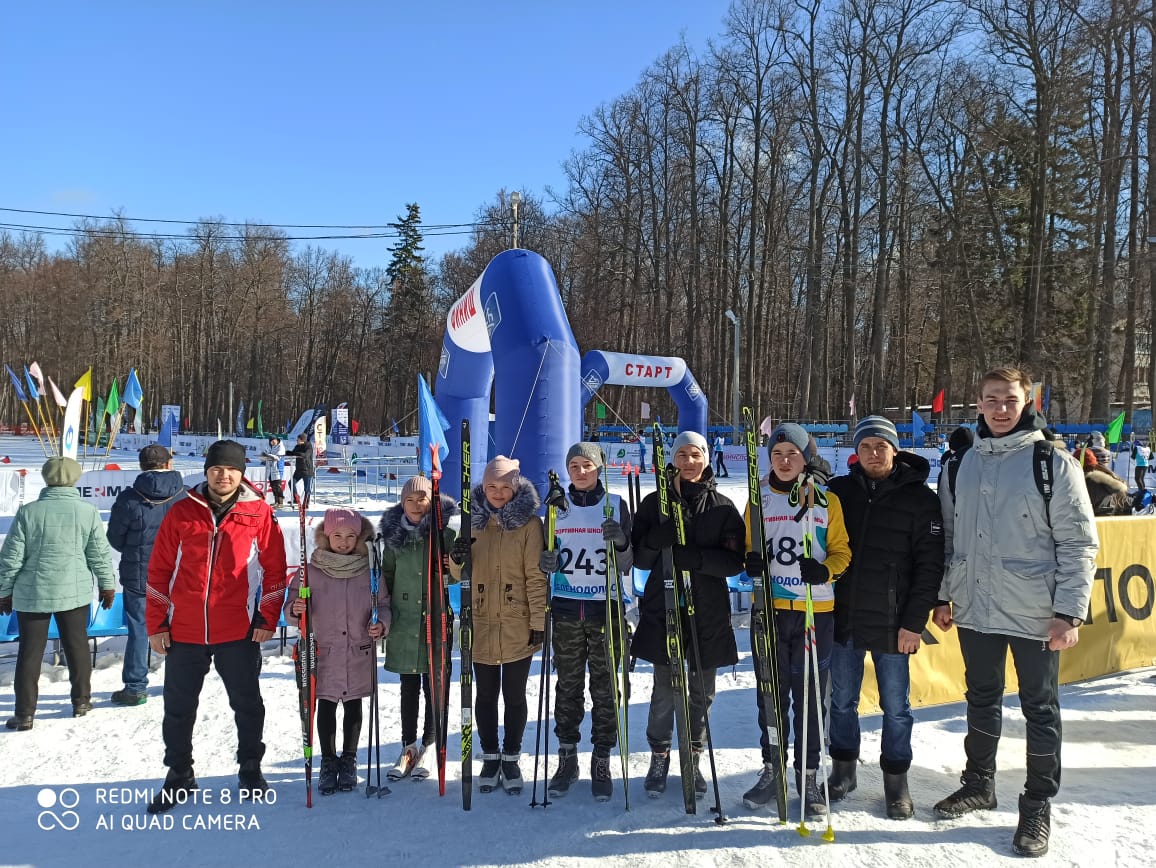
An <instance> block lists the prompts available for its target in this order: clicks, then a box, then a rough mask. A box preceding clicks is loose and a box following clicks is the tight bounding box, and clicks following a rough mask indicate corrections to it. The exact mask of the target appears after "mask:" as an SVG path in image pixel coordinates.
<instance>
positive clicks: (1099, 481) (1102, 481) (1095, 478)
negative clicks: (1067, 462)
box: [1084, 467, 1128, 506]
mask: <svg viewBox="0 0 1156 868" xmlns="http://www.w3.org/2000/svg"><path fill="white" fill-rule="evenodd" d="M1084 478H1085V479H1086V480H1087V481H1088V482H1089V483H1092V484H1094V485H1102V486H1104V488H1106V489H1107V490H1108V492H1109V493H1110V494H1127V493H1128V483H1126V482H1125V481H1124V480H1123V479H1121V478H1120V477H1119V476H1117V475H1116V474H1114V473H1106V472H1105V471H1104V470H1103V469H1101V468H1099V467H1093V468H1092V469H1090V470H1085V471H1084ZM1094 505H1095V504H1093V506H1094Z"/></svg>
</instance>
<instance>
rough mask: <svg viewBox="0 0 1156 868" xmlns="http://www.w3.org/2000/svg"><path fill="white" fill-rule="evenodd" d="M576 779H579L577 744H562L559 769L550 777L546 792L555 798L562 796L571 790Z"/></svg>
mask: <svg viewBox="0 0 1156 868" xmlns="http://www.w3.org/2000/svg"><path fill="white" fill-rule="evenodd" d="M576 780H578V748H577V745H573V744H564V745H560V746H559V748H558V770H557V771H556V772H554V776H553V777H552V778H550V786H549V787H547V788H546V792H548V793H549V794H550V795H551V796H553V797H554V798H561V797H562V796H564V795H566V794H567V793H568V792H570V785H571V784H572V783H574V782H575V781H576Z"/></svg>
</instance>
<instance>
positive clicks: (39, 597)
mask: <svg viewBox="0 0 1156 868" xmlns="http://www.w3.org/2000/svg"><path fill="white" fill-rule="evenodd" d="M41 473H42V474H43V476H44V484H45V488H44V489H43V490H41V492H40V496H39V497H38V498H37V499H36V500H35V501H33V502H32V503H26V504H24V506H22V507H20V509H18V510H17V511H16V516H15V518H13V519H12V525H11V527H10V528H9V530H8V536H7V537H6V538H5V540H4V548H3V549H0V614H8V613H10V612H12V611H13V609H15V611H16V613H17V615H18V616H19V621H20V646H19V650H18V651H17V655H16V677H15V682H14V685H13V686H14V687H15V690H16V703H15V715H14V716H13V717H11V718H9V720H8V722H7V723H6V724H5V726H6V727H7V728H8V729H14V730H19V731H24V730H29V729H32V721H33V719H34V718H35V716H36V702H37V700H38V699H39V681H40V660H41V658H42V657H43V656H44V648H45V646H46V645H47V644H48V621H49V619H50V618H52V617H53V616H55V617H56V626H57V628H58V629H59V630H60V643H61V645H62V646H63V648H64V659H65V660H67V661H68V680H69V681H70V682H71V684H72V716H73V717H83V716H84V715H86V714H88V712H90V711H91V710H92V661H91V660H90V659H89V657H88V607H89V605H90V604H91V603H92V579H93V576H95V577H96V580H97V585H98V587H99V593H100V604H101V606H103V607H104V608H105V609H110V608H112V602H113V600H114V599H115V597H116V576H115V574H114V573H113V571H112V556H111V554H110V553H109V550H108V541H107V540H106V539H105V537H104V523H103V522H102V521H101V518H100V511H99V510H97V508H96V507H95V506H93V505H92V504H91V503H86V502H85V501H83V500H81V499H80V492H79V491H77V490H76V483H77V482H78V481H79V480H80V474H81V469H80V465H79V464H77V463H76V461H74V460H73V459H71V458H49V459H48V460H47V461H45V462H44V467H43V468H42V469H41Z"/></svg>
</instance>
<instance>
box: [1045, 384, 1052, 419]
mask: <svg viewBox="0 0 1156 868" xmlns="http://www.w3.org/2000/svg"><path fill="white" fill-rule="evenodd" d="M1051 405H1052V384H1051V383H1048V385H1047V386H1045V387H1044V415H1045V416H1046V415H1048V408H1049V407H1051Z"/></svg>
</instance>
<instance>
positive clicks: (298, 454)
mask: <svg viewBox="0 0 1156 868" xmlns="http://www.w3.org/2000/svg"><path fill="white" fill-rule="evenodd" d="M285 454H286V455H287V456H292V457H293V458H294V459H296V465H297V466H296V467H295V469H294V470H293V483H292V486H293V492H292V493H293V503H294V504H297V503H300V501H299V500H298V498H297V482H298V481H300V482H301V496H302V497H303V498H305V499H306V500H308V499H309V496H310V495H311V494H312V493H313V480H314V479H315V478H316V476H317V468H316V466H315V465H314V463H313V444H312V443H310V442H309V438H308V437H307V436H305V435H304V434H298V435H297V445H296V446H294V447H293V448H292V449H290V450H289V451H288V452H286V453H285Z"/></svg>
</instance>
